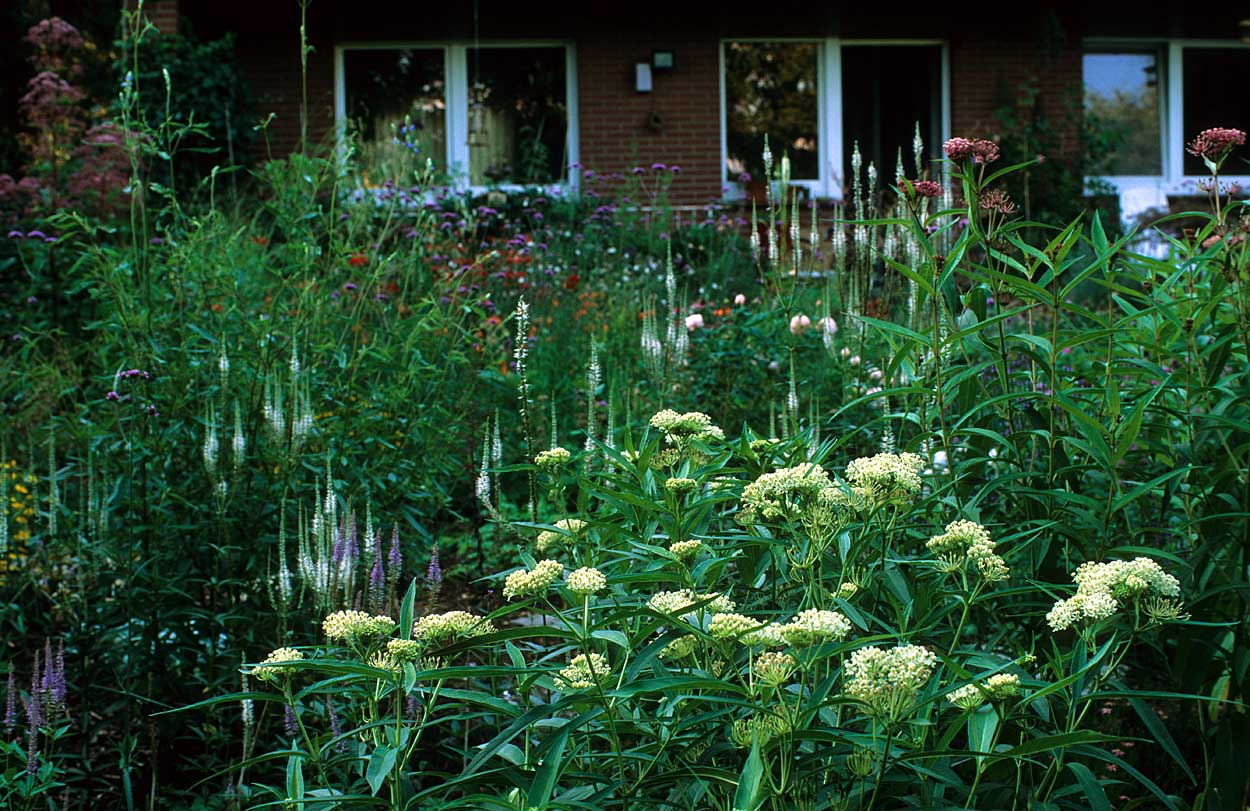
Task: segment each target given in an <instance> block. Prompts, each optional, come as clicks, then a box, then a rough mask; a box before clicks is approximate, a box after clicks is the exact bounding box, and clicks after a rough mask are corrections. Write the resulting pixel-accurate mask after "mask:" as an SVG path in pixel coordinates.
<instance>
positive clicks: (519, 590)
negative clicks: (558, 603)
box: [503, 560, 564, 600]
mask: <svg viewBox="0 0 1250 811" xmlns="http://www.w3.org/2000/svg"><path fill="white" fill-rule="evenodd" d="M563 574H564V565H563V564H561V563H560V562H559V561H556V560H544V561H541V562H539V563H538V564H537V565H535V566H534V568H533V570H529V569H521V570H520V571H516V572H513V573H512V574H510V575H508V577H507V579H505V580H504V585H503V596H504V599H506V600H511V599H514V598H516V597H533V596H535V595H538V594H544V593H546V591H547V589H549V588H551V584H552V583H554V582H556V581H557V580H559V579H560V577H561V575H563Z"/></svg>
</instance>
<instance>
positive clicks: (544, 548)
mask: <svg viewBox="0 0 1250 811" xmlns="http://www.w3.org/2000/svg"><path fill="white" fill-rule="evenodd" d="M552 526H554V527H555V528H556V529H545V530H543V531H542V532H540V533H538V539H537V540H536V541H535V542H534V548H535V549H537V550H538V554H540V555H551V554H554V553H556V552H558V551H559V550H560V549H562V548H564V547H566V546H569V545H570V544H572V543H573V541H574V540H576V538H577V537H578V536H579V535H581V534H582V533H583V532H585V531H586V527H587V526H589V525H588V524H587V523H586V522H585V521H583V520H582V519H580V518H561V519H560V520H559V521H557V522H555V523H554V524H552Z"/></svg>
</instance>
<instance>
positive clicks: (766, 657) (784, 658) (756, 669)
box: [751, 651, 799, 687]
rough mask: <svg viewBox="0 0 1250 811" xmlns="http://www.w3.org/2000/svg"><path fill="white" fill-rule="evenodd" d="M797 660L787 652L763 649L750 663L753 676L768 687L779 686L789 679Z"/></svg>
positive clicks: (796, 666)
mask: <svg viewBox="0 0 1250 811" xmlns="http://www.w3.org/2000/svg"><path fill="white" fill-rule="evenodd" d="M798 666H799V662H798V660H797V659H795V658H794V657H793V656H791V655H790V654H788V653H780V652H778V651H764V652H763V653H761V654H760V655H759V656H756V657H755V660H754V661H753V662H752V663H751V670H752V672H753V673H754V674H755V678H756V679H758V680H759V681H761V682H763V683H764V684H766V685H768V686H769V687H779V686H781V685H782V684H785V683H786V682H787V681H789V680H790V677H791V676H792V675H794V671H795V670H796V669H798Z"/></svg>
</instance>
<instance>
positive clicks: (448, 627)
mask: <svg viewBox="0 0 1250 811" xmlns="http://www.w3.org/2000/svg"><path fill="white" fill-rule="evenodd" d="M494 631H495V626H494V625H493V624H492V623H491V621H490V620H488V619H486V618H485V617H476V616H474V615H473V614H470V613H469V612H468V611H447V612H445V613H443V614H431V615H429V616H428V617H422V618H421V619H419V620H417V621H416V622H414V623H413V624H412V636H413V638H414V639H420V640H423V641H425V642H442V641H445V640H448V639H455V638H456V637H472V636H482V635H483V634H489V633H494ZM388 644H389V643H388Z"/></svg>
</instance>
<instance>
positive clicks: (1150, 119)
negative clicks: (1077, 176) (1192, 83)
mask: <svg viewBox="0 0 1250 811" xmlns="http://www.w3.org/2000/svg"><path fill="white" fill-rule="evenodd" d="M1159 63H1160V59H1159V54H1158V53H1157V52H1154V51H1145V52H1137V53H1124V52H1120V53H1087V54H1085V60H1084V72H1085V117H1086V124H1087V125H1089V126H1090V127H1092V128H1093V129H1094V130H1095V131H1097V132H1099V133H1100V134H1101V135H1102V136H1104V139H1105V141H1104V142H1105V143H1107V145H1108V147H1109V152H1108V154H1107V156H1106V157H1105V158H1104V160H1103V163H1102V165H1100V166H1095V167H1094V170H1095V174H1102V175H1161V174H1163V142H1162V139H1161V134H1160V131H1159Z"/></svg>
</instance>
